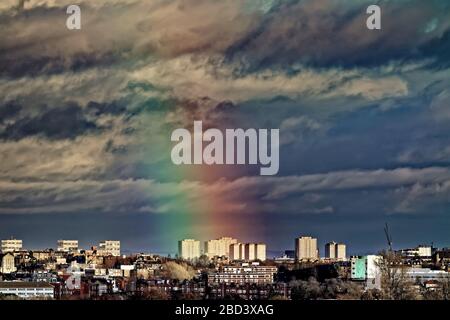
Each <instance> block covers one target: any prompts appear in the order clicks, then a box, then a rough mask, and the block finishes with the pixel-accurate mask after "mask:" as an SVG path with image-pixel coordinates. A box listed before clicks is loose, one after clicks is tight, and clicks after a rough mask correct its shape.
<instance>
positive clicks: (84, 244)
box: [0, 234, 449, 259]
mask: <svg viewBox="0 0 450 320" xmlns="http://www.w3.org/2000/svg"><path fill="white" fill-rule="evenodd" d="M298 237H300V238H310V237H311V235H307V234H302V235H299V236H298ZM298 237H297V238H293V239H292V242H293V245H292V247H285V248H270V246H267V244H266V243H265V242H262V241H258V240H253V241H248V242H246V241H240V239H233V238H232V237H228V236H221V237H218V238H215V239H193V238H183V239H179V240H176V241H174V243H178V245H175V246H174V247H175V248H176V249H174V250H173V251H161V250H158V249H157V248H156V249H152V250H148V249H147V250H136V249H129V248H127V247H126V246H125V247H124V246H123V240H120V239H109V240H104V239H103V240H99V241H98V242H96V243H95V242H93V241H91V240H86V241H79V240H78V239H71V240H65V239H58V240H55V241H54V243H53V244H49V245H48V246H38V245H36V244H32V245H27V243H26V242H25V241H24V240H23V239H22V238H18V237H14V236H10V237H9V238H1V237H0V239H1V240H2V241H3V240H19V241H21V243H22V249H23V250H46V249H53V250H57V248H58V245H59V243H60V241H68V242H73V241H76V242H77V245H78V250H90V249H91V248H93V247H97V248H100V247H101V244H102V242H105V241H112V242H117V241H118V242H119V247H120V254H124V255H127V254H140V253H145V254H159V255H162V256H167V255H170V256H176V255H179V253H180V247H179V243H180V242H181V241H185V240H189V241H191V240H192V241H196V242H199V253H200V255H206V256H208V257H210V258H211V256H210V255H208V251H207V242H210V241H217V240H221V239H227V238H230V239H233V240H236V241H237V242H232V243H234V244H236V245H239V244H242V245H246V244H263V245H264V250H265V252H266V254H267V258H269V259H273V258H277V257H280V256H282V255H283V254H284V253H285V252H286V251H292V252H294V253H295V252H296V245H297V244H296V242H297V239H299V238H298ZM312 239H313V240H316V241H317V250H318V258H328V256H327V252H326V250H327V249H326V246H327V245H329V244H332V243H334V244H336V245H343V246H344V249H343V250H344V251H343V252H344V253H346V254H345V256H347V257H350V256H358V255H367V254H378V253H380V252H382V251H385V250H387V249H389V248H388V246H387V245H386V246H385V247H382V248H379V249H377V250H369V249H366V250H365V251H352V250H348V248H349V243H347V242H343V241H338V242H336V241H335V239H331V240H330V239H317V238H314V236H313V237H312ZM418 246H430V247H433V248H449V247H448V246H445V245H444V246H441V245H437V244H436V243H435V242H431V243H426V242H416V243H413V244H410V245H400V246H398V248H395V247H394V248H393V249H400V248H401V249H402V250H403V249H405V248H415V247H418ZM350 248H351V244H350ZM229 249H230V248H229ZM226 256H229V255H226Z"/></svg>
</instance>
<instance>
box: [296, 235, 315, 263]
mask: <svg viewBox="0 0 450 320" xmlns="http://www.w3.org/2000/svg"><path fill="white" fill-rule="evenodd" d="M295 258H296V259H297V260H317V259H318V258H319V250H318V249H317V239H316V238H312V237H306V236H304V237H300V238H297V239H295Z"/></svg>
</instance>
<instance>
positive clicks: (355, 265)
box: [350, 255, 383, 289]
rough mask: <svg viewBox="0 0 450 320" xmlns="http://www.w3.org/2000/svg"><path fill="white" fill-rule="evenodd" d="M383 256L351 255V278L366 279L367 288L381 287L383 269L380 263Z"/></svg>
mask: <svg viewBox="0 0 450 320" xmlns="http://www.w3.org/2000/svg"><path fill="white" fill-rule="evenodd" d="M381 259H383V257H381V256H376V255H367V256H354V257H351V259H350V263H351V279H352V280H356V281H365V282H366V288H368V289H373V288H376V289H380V288H381V271H380V267H379V263H380V262H381Z"/></svg>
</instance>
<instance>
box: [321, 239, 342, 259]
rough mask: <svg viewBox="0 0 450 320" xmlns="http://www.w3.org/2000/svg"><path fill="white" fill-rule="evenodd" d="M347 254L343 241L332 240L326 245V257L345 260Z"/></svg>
mask: <svg viewBox="0 0 450 320" xmlns="http://www.w3.org/2000/svg"><path fill="white" fill-rule="evenodd" d="M346 254H347V253H346V246H345V244H343V243H336V242H334V241H332V242H329V243H327V244H326V245H325V258H328V259H336V260H345V259H346Z"/></svg>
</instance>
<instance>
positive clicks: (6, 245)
mask: <svg viewBox="0 0 450 320" xmlns="http://www.w3.org/2000/svg"><path fill="white" fill-rule="evenodd" d="M1 250H2V252H3V253H5V252H15V251H21V250H22V240H18V239H13V238H11V239H8V240H2V242H1Z"/></svg>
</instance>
